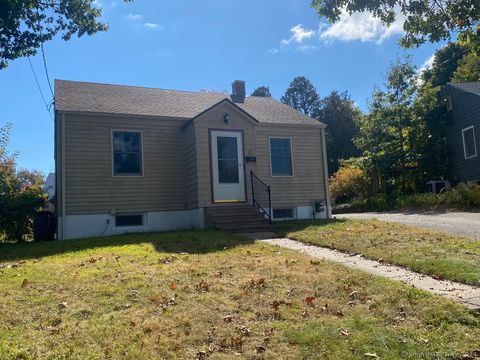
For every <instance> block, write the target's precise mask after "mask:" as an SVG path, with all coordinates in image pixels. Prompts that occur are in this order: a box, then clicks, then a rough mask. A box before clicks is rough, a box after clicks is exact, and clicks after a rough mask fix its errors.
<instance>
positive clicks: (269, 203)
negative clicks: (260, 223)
mask: <svg viewBox="0 0 480 360" xmlns="http://www.w3.org/2000/svg"><path fill="white" fill-rule="evenodd" d="M267 191H268V223H269V224H271V223H272V192H271V190H270V186H268V187H267Z"/></svg>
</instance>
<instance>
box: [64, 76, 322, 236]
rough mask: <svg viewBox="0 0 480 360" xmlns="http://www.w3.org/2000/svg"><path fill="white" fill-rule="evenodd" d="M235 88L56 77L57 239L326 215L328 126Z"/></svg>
mask: <svg viewBox="0 0 480 360" xmlns="http://www.w3.org/2000/svg"><path fill="white" fill-rule="evenodd" d="M232 88H233V91H232V95H231V96H227V95H224V94H218V93H206V92H188V91H175V90H162V89H153V88H143V87H134V86H121V85H107V84H97V83H87V82H76V81H63V80H56V81H55V155H56V156H55V159H56V174H57V176H56V178H57V187H56V188H57V197H56V199H57V207H56V208H57V214H58V224H59V229H58V238H59V239H70V238H79V237H88V236H100V235H111V234H117V233H124V232H134V231H161V230H174V229H197V228H204V227H206V226H215V227H217V228H224V229H231V230H236V231H257V230H258V231H261V230H264V229H266V228H268V223H269V221H267V220H266V219H267V218H268V217H269V215H273V218H274V219H280V218H301V219H303V218H312V217H317V218H327V217H329V216H330V203H329V196H328V186H327V185H328V183H327V182H328V176H327V174H328V172H327V165H326V164H327V162H326V153H325V125H324V124H322V123H321V122H319V121H317V120H314V119H312V118H310V117H308V116H306V115H304V114H302V113H300V112H298V111H296V110H295V109H293V108H291V107H289V106H287V105H284V104H282V103H280V102H278V101H277V100H274V99H272V98H270V97H252V96H250V97H246V96H245V82H243V81H238V80H237V81H235V82H234V83H233V85H232ZM266 185H268V186H270V189H271V199H270V200H271V205H269V202H268V200H269V199H268V191H267V190H268V188H267V187H266ZM252 192H253V195H255V200H256V205H255V207H254V206H252V205H253V201H254V199H253V198H252ZM315 205H316V206H315ZM260 209H263V211H264V212H265V215H264V214H263V213H260V211H259V210H260ZM271 210H273V211H271ZM272 213H273V214H272Z"/></svg>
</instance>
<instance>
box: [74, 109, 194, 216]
mask: <svg viewBox="0 0 480 360" xmlns="http://www.w3.org/2000/svg"><path fill="white" fill-rule="evenodd" d="M184 124H185V121H181V120H166V119H155V118H145V117H114V116H100V115H98V116H94V115H71V114H67V115H66V123H65V126H66V128H65V138H66V149H65V152H66V154H65V159H66V214H67V215H74V214H99V213H109V212H112V213H114V212H115V213H122V212H124V213H128V212H145V211H162V210H182V209H185V208H186V187H185V172H186V169H185V161H184V156H185V140H184V137H185V135H184V133H183V132H182V130H181V126H182V125H184ZM112 130H127V131H128V130H131V131H141V132H142V135H143V139H142V140H143V144H142V148H143V151H142V158H143V176H140V177H139V176H132V177H123V176H118V177H117V176H116V177H114V176H112Z"/></svg>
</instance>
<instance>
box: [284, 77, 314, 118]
mask: <svg viewBox="0 0 480 360" xmlns="http://www.w3.org/2000/svg"><path fill="white" fill-rule="evenodd" d="M280 100H281V102H283V103H284V104H287V105H289V106H291V107H293V108H294V109H297V110H299V111H301V112H303V113H304V114H305V115H308V116H312V117H314V118H316V117H317V116H318V112H319V110H320V97H319V96H318V93H317V90H316V89H315V86H313V84H312V83H311V82H310V81H309V80H308V79H307V78H305V77H303V76H298V77H296V78H295V79H293V81H292V82H291V83H290V85H289V86H288V89H287V91H286V92H285V95H283V96H282V98H281V99H280Z"/></svg>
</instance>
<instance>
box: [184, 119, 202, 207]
mask: <svg viewBox="0 0 480 360" xmlns="http://www.w3.org/2000/svg"><path fill="white" fill-rule="evenodd" d="M183 132H184V139H185V140H184V141H185V181H186V201H187V207H188V208H189V209H194V208H197V207H198V191H197V150H196V145H197V144H196V141H195V127H194V125H193V123H192V124H189V125H187V126H186V127H185V128H184V129H183Z"/></svg>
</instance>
